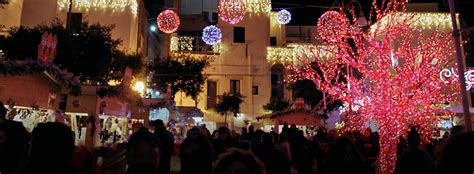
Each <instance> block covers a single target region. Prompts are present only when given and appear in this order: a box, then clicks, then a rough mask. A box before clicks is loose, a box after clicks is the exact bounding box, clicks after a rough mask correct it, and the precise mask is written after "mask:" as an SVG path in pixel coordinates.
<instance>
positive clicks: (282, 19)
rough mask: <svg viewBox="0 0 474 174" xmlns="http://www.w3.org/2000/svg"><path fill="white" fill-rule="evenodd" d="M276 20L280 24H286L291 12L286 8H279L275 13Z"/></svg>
mask: <svg viewBox="0 0 474 174" xmlns="http://www.w3.org/2000/svg"><path fill="white" fill-rule="evenodd" d="M276 19H277V21H278V23H280V24H283V25H284V24H288V23H290V21H291V13H290V12H289V11H288V10H285V9H283V10H280V11H279V12H278V14H277V18H276Z"/></svg>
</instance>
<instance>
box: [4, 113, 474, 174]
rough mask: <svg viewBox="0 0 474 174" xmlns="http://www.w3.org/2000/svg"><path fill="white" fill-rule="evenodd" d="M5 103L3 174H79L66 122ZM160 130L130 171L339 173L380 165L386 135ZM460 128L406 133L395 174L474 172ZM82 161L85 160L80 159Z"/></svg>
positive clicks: (143, 141) (144, 134)
mask: <svg viewBox="0 0 474 174" xmlns="http://www.w3.org/2000/svg"><path fill="white" fill-rule="evenodd" d="M2 106H3V105H2V104H0V173H1V174H33V173H49V174H75V173H77V171H78V168H80V166H77V165H75V163H74V160H73V154H74V150H75V146H74V136H73V132H72V131H71V129H70V128H69V127H68V126H66V125H64V124H62V123H54V122H48V123H39V124H38V125H37V126H36V127H35V128H34V130H33V132H32V133H31V134H30V133H29V132H27V131H26V129H25V128H24V127H23V125H22V123H19V122H15V121H11V120H8V119H6V118H5V115H6V110H5V108H3V107H2ZM152 125H153V128H154V130H153V131H150V130H149V129H148V128H141V129H139V130H138V131H137V132H135V133H133V134H132V135H131V137H130V139H129V141H128V144H127V145H126V146H125V147H124V149H126V163H127V168H126V169H125V170H126V171H124V172H126V173H128V174H157V173H160V174H162V173H163V174H167V173H170V172H171V171H170V166H171V164H170V163H171V157H172V155H173V154H178V155H179V157H180V159H181V170H180V173H181V174H195V173H199V174H295V173H298V174H314V173H317V174H339V173H341V174H342V173H361V174H365V173H368V174H370V173H384V171H377V162H376V157H377V154H378V149H379V144H378V134H377V133H376V132H371V131H370V130H367V131H365V132H346V133H344V134H342V135H337V134H336V132H334V131H329V132H327V131H326V130H325V129H320V130H319V131H318V134H316V135H315V136H312V137H305V134H304V132H303V130H299V129H298V128H296V126H294V125H292V126H287V125H285V126H284V127H283V129H282V131H281V132H274V131H272V132H264V131H262V130H254V127H253V126H250V127H248V128H242V130H241V131H240V133H237V132H235V131H233V130H230V129H228V128H227V127H220V128H219V129H218V130H216V131H214V132H213V133H212V134H211V133H210V132H209V130H207V128H205V127H201V126H199V127H194V128H192V129H190V130H189V131H188V132H187V136H186V139H185V140H184V141H183V142H182V144H181V145H180V147H179V149H175V148H174V147H175V145H174V138H173V135H172V134H171V133H170V132H168V131H167V130H166V127H165V125H164V123H163V121H161V120H156V121H154V122H153V124H152ZM459 128H460V127H455V128H454V129H453V131H451V134H449V133H448V134H445V136H443V138H442V139H433V140H432V141H431V142H430V143H426V142H422V138H421V136H420V134H419V133H418V131H417V129H416V128H413V129H412V130H410V132H409V133H408V135H407V136H406V138H404V137H400V143H399V145H398V150H397V154H398V159H397V160H396V169H395V173H400V174H406V173H417V174H420V173H427V174H428V173H429V174H435V173H439V174H445V173H460V174H462V173H466V174H467V173H469V174H472V173H473V172H474V165H473V164H474V158H473V157H474V132H464V131H462V129H459ZM76 160H77V159H76Z"/></svg>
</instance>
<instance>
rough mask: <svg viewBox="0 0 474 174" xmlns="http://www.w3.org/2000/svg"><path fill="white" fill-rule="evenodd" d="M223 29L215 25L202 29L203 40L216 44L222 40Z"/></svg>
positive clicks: (209, 43)
mask: <svg viewBox="0 0 474 174" xmlns="http://www.w3.org/2000/svg"><path fill="white" fill-rule="evenodd" d="M221 38H222V32H221V29H219V28H217V27H216V26H214V25H209V26H207V27H206V28H204V30H202V40H203V41H204V42H206V44H208V45H215V44H217V43H219V42H220V41H221Z"/></svg>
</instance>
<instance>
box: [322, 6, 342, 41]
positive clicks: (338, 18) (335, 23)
mask: <svg viewBox="0 0 474 174" xmlns="http://www.w3.org/2000/svg"><path fill="white" fill-rule="evenodd" d="M317 29H318V35H319V37H321V39H323V40H324V41H326V42H329V43H335V42H338V41H341V40H342V38H344V37H345V36H346V35H347V34H348V31H349V20H348V19H347V17H346V15H344V14H343V13H341V12H337V11H333V10H331V11H327V12H325V13H324V14H323V15H322V16H321V17H320V18H319V19H318V25H317Z"/></svg>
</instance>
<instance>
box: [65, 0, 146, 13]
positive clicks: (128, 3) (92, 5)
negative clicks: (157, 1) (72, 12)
mask: <svg viewBox="0 0 474 174" xmlns="http://www.w3.org/2000/svg"><path fill="white" fill-rule="evenodd" d="M72 4H73V5H74V6H73V7H74V8H75V9H82V10H85V11H89V10H91V9H92V10H112V11H113V12H115V11H124V10H125V9H127V8H130V12H131V13H132V14H134V15H137V14H138V3H137V0H73V3H72ZM68 7H69V0H58V8H59V10H67V9H68Z"/></svg>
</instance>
